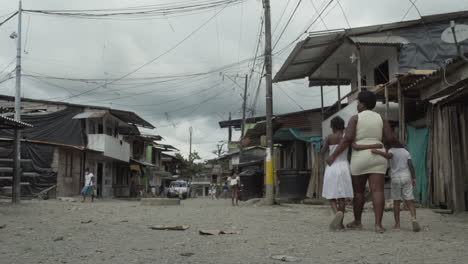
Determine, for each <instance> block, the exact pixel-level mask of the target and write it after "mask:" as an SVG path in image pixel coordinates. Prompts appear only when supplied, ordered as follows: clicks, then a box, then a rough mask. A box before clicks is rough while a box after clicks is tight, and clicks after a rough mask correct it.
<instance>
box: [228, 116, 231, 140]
mask: <svg viewBox="0 0 468 264" xmlns="http://www.w3.org/2000/svg"><path fill="white" fill-rule="evenodd" d="M231 118H232V117H231V112H229V121H231ZM231 141H232V126H229V132H228V142H229V143H231Z"/></svg>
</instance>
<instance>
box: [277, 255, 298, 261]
mask: <svg viewBox="0 0 468 264" xmlns="http://www.w3.org/2000/svg"><path fill="white" fill-rule="evenodd" d="M271 258H272V259H276V260H281V261H283V262H299V261H301V259H300V258H296V257H292V256H286V255H277V256H271Z"/></svg>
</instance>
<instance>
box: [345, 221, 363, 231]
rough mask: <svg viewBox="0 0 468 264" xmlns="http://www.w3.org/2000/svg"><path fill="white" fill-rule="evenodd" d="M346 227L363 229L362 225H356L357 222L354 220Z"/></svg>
mask: <svg viewBox="0 0 468 264" xmlns="http://www.w3.org/2000/svg"><path fill="white" fill-rule="evenodd" d="M346 228H348V229H351V230H362V225H356V222H354V221H352V222H351V223H347V224H346Z"/></svg>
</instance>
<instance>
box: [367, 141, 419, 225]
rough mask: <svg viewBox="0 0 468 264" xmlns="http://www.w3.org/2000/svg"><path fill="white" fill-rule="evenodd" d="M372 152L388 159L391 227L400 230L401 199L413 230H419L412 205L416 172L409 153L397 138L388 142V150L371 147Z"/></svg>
mask: <svg viewBox="0 0 468 264" xmlns="http://www.w3.org/2000/svg"><path fill="white" fill-rule="evenodd" d="M372 153H375V154H378V155H381V156H383V157H385V158H386V159H388V160H389V161H390V177H391V178H392V200H393V214H394V217H395V225H394V226H393V229H394V230H400V205H401V201H402V200H403V201H405V203H406V206H408V208H409V211H410V213H411V224H412V227H413V231H414V232H419V231H420V230H421V227H420V225H419V223H418V221H417V220H416V206H415V205H414V195H413V187H414V186H416V172H415V170H414V166H413V162H412V161H411V155H410V153H409V152H408V151H407V150H406V149H405V147H404V146H403V145H402V144H401V143H400V142H398V141H397V140H394V141H393V142H391V143H390V144H389V150H388V152H383V151H380V150H376V149H373V150H372Z"/></svg>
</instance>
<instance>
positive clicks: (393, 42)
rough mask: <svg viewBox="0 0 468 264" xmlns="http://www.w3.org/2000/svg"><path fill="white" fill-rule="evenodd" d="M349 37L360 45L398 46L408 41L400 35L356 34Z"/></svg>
mask: <svg viewBox="0 0 468 264" xmlns="http://www.w3.org/2000/svg"><path fill="white" fill-rule="evenodd" d="M349 39H350V40H351V41H352V42H354V43H356V44H360V45H372V46H379V45H381V46H400V45H405V44H408V43H409V41H408V40H407V39H405V38H403V37H400V36H386V35H380V36H367V35H366V36H357V37H349Z"/></svg>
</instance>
